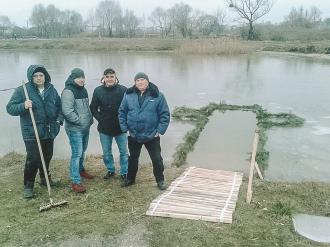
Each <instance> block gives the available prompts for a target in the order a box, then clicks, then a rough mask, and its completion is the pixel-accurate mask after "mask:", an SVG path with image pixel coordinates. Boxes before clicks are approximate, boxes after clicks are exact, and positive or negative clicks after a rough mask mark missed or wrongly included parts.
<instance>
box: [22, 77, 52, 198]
mask: <svg viewBox="0 0 330 247" xmlns="http://www.w3.org/2000/svg"><path fill="white" fill-rule="evenodd" d="M22 84H23V89H24V94H25V98H26V100H30V99H29V94H28V92H27V90H26V86H25V81H22ZM29 112H30V116H31V120H32V125H33V129H34V134H35V136H36V139H37V143H38V149H39V153H40V158H41V163H42V168H43V170H44V173H45V179H46V184H47V189H48V194H49V196H50V184H49V177H48V172H47V168H46V164H45V158H44V154H43V152H42V148H41V143H40V138H39V134H38V129H37V125H36V121H35V120H34V115H33V111H32V108H29Z"/></svg>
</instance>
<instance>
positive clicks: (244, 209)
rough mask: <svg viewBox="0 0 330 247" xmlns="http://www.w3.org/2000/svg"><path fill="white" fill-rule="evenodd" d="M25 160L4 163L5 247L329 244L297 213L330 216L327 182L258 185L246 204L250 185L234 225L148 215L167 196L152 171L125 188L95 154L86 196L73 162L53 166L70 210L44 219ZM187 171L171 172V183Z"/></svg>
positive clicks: (1, 238)
mask: <svg viewBox="0 0 330 247" xmlns="http://www.w3.org/2000/svg"><path fill="white" fill-rule="evenodd" d="M24 159H25V157H24V156H23V155H18V154H15V153H10V154H8V155H6V156H4V157H2V158H0V193H1V198H0V223H1V224H0V246H60V245H61V246H155V247H156V246H165V247H166V246H169V247H170V246H189V247H191V246H203V247H204V246H251V247H252V246H296V247H298V246H299V247H304V246H325V245H321V244H317V243H314V242H312V241H309V240H307V239H305V238H303V237H300V236H299V235H298V234H296V233H295V232H294V230H293V226H292V220H291V214H293V213H307V214H317V215H324V216H325V215H327V214H329V212H330V185H329V184H324V183H297V184H295V183H292V184H290V183H271V182H264V181H259V180H255V182H254V197H253V200H252V203H251V204H246V203H245V194H246V189H247V188H246V187H247V183H246V181H245V182H244V183H243V185H242V188H241V190H240V193H239V198H238V201H237V207H236V211H235V213H234V215H233V217H234V218H233V223H232V224H219V223H210V222H202V221H193V220H180V219H170V218H160V217H149V216H146V215H145V212H146V210H147V209H148V207H149V203H150V202H151V201H152V200H153V199H154V198H155V197H156V196H158V195H159V194H160V193H161V192H160V191H159V190H158V189H157V187H156V184H155V181H154V178H153V175H152V169H151V166H149V165H146V166H143V167H141V169H140V170H139V173H138V177H137V183H136V185H134V186H132V187H129V188H121V187H120V186H119V179H116V178H115V179H113V180H111V181H104V180H103V179H102V176H103V175H104V172H105V168H104V166H103V164H102V163H103V162H102V159H101V157H100V156H89V157H88V158H87V160H86V168H87V169H88V170H89V171H90V172H91V173H93V174H95V175H96V176H97V177H96V178H95V179H94V180H92V181H84V184H85V185H86V186H87V188H88V192H87V193H86V194H84V195H76V194H74V193H72V192H71V191H70V189H69V183H70V182H69V180H68V178H67V177H68V161H67V160H54V161H52V164H51V170H52V175H53V177H54V178H56V179H60V181H61V182H60V187H57V188H55V189H54V190H53V197H54V199H55V200H58V199H66V200H68V201H69V204H68V206H67V207H65V208H53V209H52V210H50V211H46V212H43V213H39V211H38V208H39V206H40V204H43V203H45V202H47V201H48V198H47V191H46V189H45V188H40V187H39V185H37V184H36V188H35V190H36V198H35V199H32V200H30V201H25V200H23V199H22V198H21V192H22V175H23V163H24ZM183 169H184V167H179V168H176V167H174V166H171V167H166V169H165V177H166V179H167V181H168V183H169V182H170V181H172V180H174V179H175V178H176V177H177V176H179V174H181V173H182V171H183Z"/></svg>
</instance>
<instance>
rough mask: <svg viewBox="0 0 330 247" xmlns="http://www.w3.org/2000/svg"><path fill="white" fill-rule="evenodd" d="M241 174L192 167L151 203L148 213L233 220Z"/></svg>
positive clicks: (216, 220)
mask: <svg viewBox="0 0 330 247" xmlns="http://www.w3.org/2000/svg"><path fill="white" fill-rule="evenodd" d="M241 183H242V174H241V173H236V172H228V171H219V170H217V171H215V170H208V169H204V168H196V167H190V168H187V169H186V171H185V172H184V173H183V174H182V175H181V176H180V177H178V178H177V179H176V180H175V181H173V182H172V184H171V185H170V186H169V187H168V188H167V190H166V191H165V192H164V193H163V194H161V195H159V196H158V197H157V198H156V199H155V200H153V201H152V202H151V204H150V207H149V209H148V211H147V215H152V216H162V217H173V218H184V219H195V220H207V221H212V222H225V223H231V222H232V213H233V211H234V210H235V207H236V200H237V198H238V192H239V188H240V185H241Z"/></svg>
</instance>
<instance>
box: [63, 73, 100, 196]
mask: <svg viewBox="0 0 330 247" xmlns="http://www.w3.org/2000/svg"><path fill="white" fill-rule="evenodd" d="M84 85H85V74H84V71H83V70H82V69H80V68H75V69H73V70H72V71H71V74H70V76H69V77H68V79H67V80H66V82H65V88H64V90H63V92H62V97H61V101H62V112H63V115H64V119H65V131H66V133H67V135H68V137H69V141H70V146H71V160H70V178H71V181H72V184H71V187H72V190H73V191H74V192H77V193H83V192H85V191H86V188H85V187H84V186H83V185H82V184H81V177H83V178H86V179H92V178H94V176H92V175H90V174H89V173H87V172H86V171H85V167H84V158H85V151H86V149H87V145H88V138H89V128H90V126H91V125H92V123H93V116H92V113H91V111H90V109H89V101H88V93H87V90H86V89H85V87H84Z"/></svg>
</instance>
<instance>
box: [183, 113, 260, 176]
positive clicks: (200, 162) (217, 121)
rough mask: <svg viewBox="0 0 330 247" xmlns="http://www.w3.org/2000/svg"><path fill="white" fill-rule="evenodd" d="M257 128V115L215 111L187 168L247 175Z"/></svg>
mask: <svg viewBox="0 0 330 247" xmlns="http://www.w3.org/2000/svg"><path fill="white" fill-rule="evenodd" d="M255 128H256V117H255V114H254V113H251V112H242V111H227V112H226V113H221V112H214V114H213V115H212V116H211V117H210V119H209V122H208V123H207V124H206V126H205V129H204V130H203V131H202V133H201V134H200V136H199V139H198V141H197V143H196V144H195V148H194V150H193V151H192V152H191V153H189V154H188V157H187V163H188V165H189V166H197V167H203V168H207V169H216V170H217V169H219V170H227V171H241V172H244V173H245V174H248V172H249V156H250V154H249V153H251V152H252V142H253V136H254V130H255Z"/></svg>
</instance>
